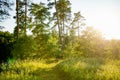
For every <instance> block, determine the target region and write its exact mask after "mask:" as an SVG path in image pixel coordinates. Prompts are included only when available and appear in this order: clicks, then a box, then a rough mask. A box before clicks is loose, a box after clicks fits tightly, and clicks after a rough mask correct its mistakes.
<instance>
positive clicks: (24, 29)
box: [24, 0, 27, 36]
mask: <svg viewBox="0 0 120 80" xmlns="http://www.w3.org/2000/svg"><path fill="white" fill-rule="evenodd" d="M24 26H25V27H24V34H25V36H26V27H27V0H25V25H24Z"/></svg>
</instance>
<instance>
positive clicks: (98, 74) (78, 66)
mask: <svg viewBox="0 0 120 80" xmlns="http://www.w3.org/2000/svg"><path fill="white" fill-rule="evenodd" d="M57 68H58V70H59V72H61V73H62V74H64V77H65V78H64V80H120V61H118V60H112V61H111V60H104V59H102V58H99V59H98V58H73V59H67V60H65V61H63V62H61V63H60V64H58V65H57Z"/></svg>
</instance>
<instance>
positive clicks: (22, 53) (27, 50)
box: [12, 36, 36, 59]
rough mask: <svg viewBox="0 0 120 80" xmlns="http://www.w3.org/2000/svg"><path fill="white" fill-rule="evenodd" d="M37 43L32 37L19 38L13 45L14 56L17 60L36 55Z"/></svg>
mask: <svg viewBox="0 0 120 80" xmlns="http://www.w3.org/2000/svg"><path fill="white" fill-rule="evenodd" d="M35 51H36V43H35V41H34V39H33V38H32V37H31V36H27V37H21V38H19V39H18V40H17V41H16V42H15V44H14V45H13V50H12V54H13V57H15V58H20V59H25V58H29V57H33V56H34V55H36V53H35Z"/></svg>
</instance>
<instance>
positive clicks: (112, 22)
mask: <svg viewBox="0 0 120 80" xmlns="http://www.w3.org/2000/svg"><path fill="white" fill-rule="evenodd" d="M33 1H35V2H38V1H43V0H33ZM46 1H47V0H44V2H46ZM70 2H71V3H72V5H71V7H72V12H73V13H75V12H78V11H80V12H81V14H82V16H84V17H85V19H86V21H85V22H86V24H87V26H92V27H94V28H95V29H98V30H99V31H100V32H102V34H103V36H104V37H105V38H106V39H112V38H114V39H120V0H70ZM11 13H12V14H13V15H15V12H11ZM6 24H7V25H8V26H7V27H5V30H8V31H10V32H13V29H14V26H15V20H14V19H13V18H12V17H11V18H10V19H8V20H6V21H5V22H4V23H2V25H6ZM0 25H1V23H0Z"/></svg>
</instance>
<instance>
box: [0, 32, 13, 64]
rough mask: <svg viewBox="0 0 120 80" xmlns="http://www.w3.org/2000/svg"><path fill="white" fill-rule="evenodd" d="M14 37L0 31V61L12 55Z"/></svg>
mask: <svg viewBox="0 0 120 80" xmlns="http://www.w3.org/2000/svg"><path fill="white" fill-rule="evenodd" d="M13 42H14V37H13V34H11V33H9V32H3V31H0V63H1V62H2V61H6V60H7V59H8V58H11V57H12V54H11V50H12V47H13Z"/></svg>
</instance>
